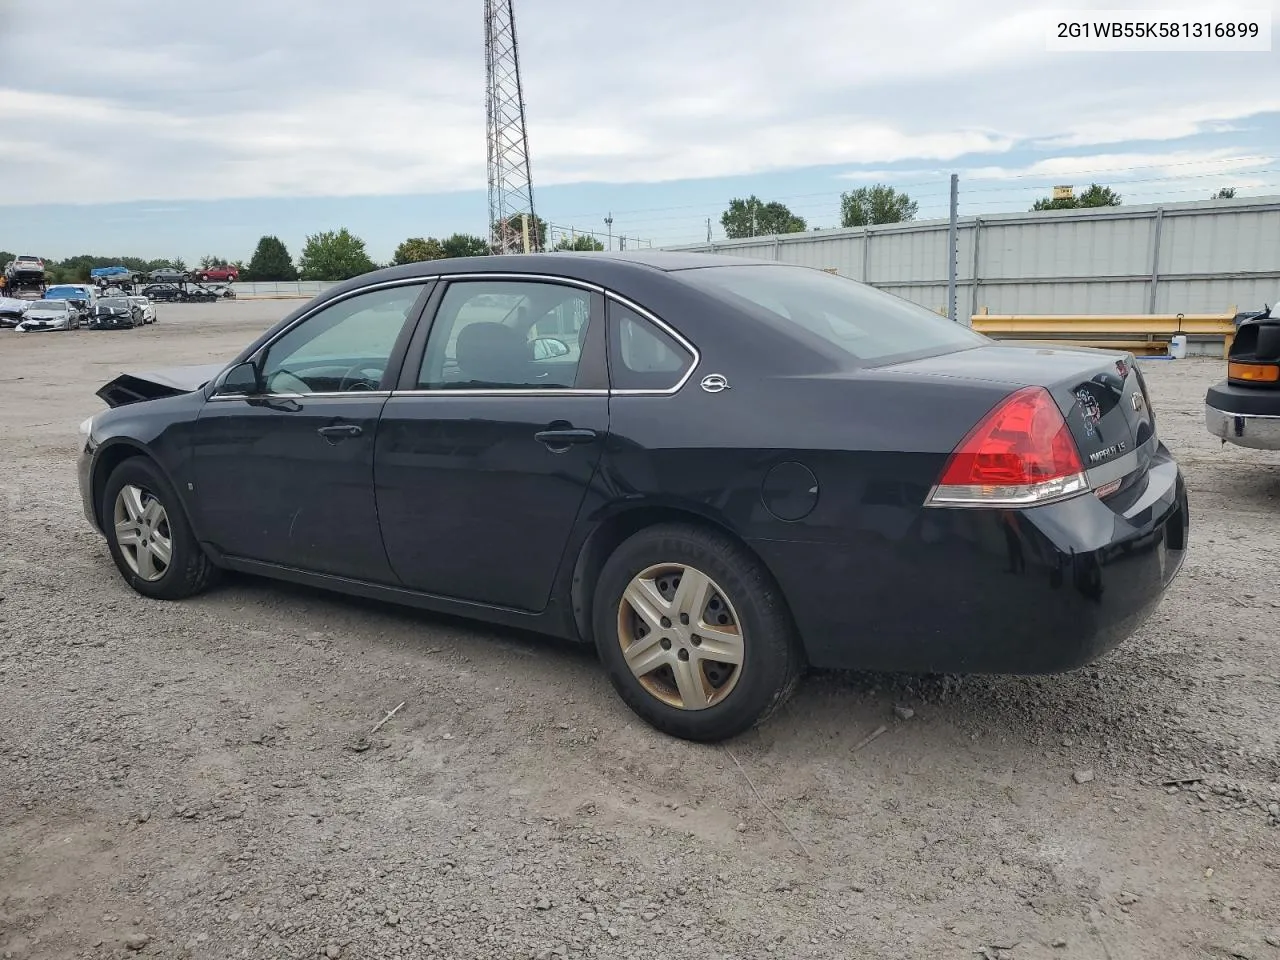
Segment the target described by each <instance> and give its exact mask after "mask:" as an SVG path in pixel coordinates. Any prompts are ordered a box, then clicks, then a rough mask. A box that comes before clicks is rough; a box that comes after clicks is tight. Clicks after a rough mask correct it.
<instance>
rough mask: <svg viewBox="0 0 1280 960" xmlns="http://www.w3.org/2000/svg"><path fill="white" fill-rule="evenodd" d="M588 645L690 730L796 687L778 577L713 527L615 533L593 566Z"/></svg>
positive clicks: (642, 710)
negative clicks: (596, 570) (616, 540)
mask: <svg viewBox="0 0 1280 960" xmlns="http://www.w3.org/2000/svg"><path fill="white" fill-rule="evenodd" d="M593 619H594V627H595V636H596V646H597V648H598V650H599V651H600V655H601V659H603V660H604V662H605V665H606V666H607V667H608V670H609V676H610V679H611V680H612V681H613V684H614V687H615V688H616V689H617V691H618V693H619V694H620V695H621V696H622V698H623V699H624V700H625V701H626V702H627V704H628V705H629V706H630V707H631V708H632V709H633V710H634V711H635V712H636V713H638V714H639V715H640V716H641V717H643V718H644V719H645V720H646V721H648V722H649V723H650V724H652V725H653V726H655V727H657V728H658V729H659V730H662V731H664V732H666V733H669V734H672V735H674V736H677V737H682V738H684V739H687V740H703V741H712V740H722V739H725V738H728V737H732V736H735V735H737V734H739V733H741V732H743V731H744V730H747V729H748V728H750V727H751V726H753V725H755V724H756V723H758V722H760V721H761V720H763V719H764V718H765V717H766V716H768V715H769V714H770V713H771V712H772V711H773V710H775V709H776V708H777V707H778V706H779V705H781V704H782V703H783V702H784V701H785V700H786V698H787V697H788V696H789V695H790V694H791V692H792V691H793V690H794V689H795V687H796V684H797V682H798V680H799V677H800V674H801V671H802V669H803V658H802V656H801V653H800V645H799V643H798V641H797V638H796V636H795V630H794V627H793V626H792V624H791V618H790V614H789V613H788V611H787V610H786V607H785V604H784V603H783V602H782V599H781V596H780V594H779V592H778V589H777V587H776V585H774V584H773V582H772V579H771V578H770V577H769V575H768V574H767V572H766V571H765V570H764V569H763V568H762V567H761V566H760V564H759V563H758V562H757V561H756V560H755V558H753V557H752V556H751V555H750V554H749V553H748V552H747V551H746V550H744V549H743V548H742V547H741V546H739V545H738V544H737V543H735V542H733V541H732V540H730V539H729V538H727V537H724V536H722V535H720V534H717V533H714V532H711V531H709V530H704V529H702V528H700V527H695V526H691V525H685V524H664V525H661V526H657V527H651V528H649V529H646V530H643V531H641V532H640V533H637V534H636V535H634V536H633V537H631V538H630V539H628V540H627V541H626V542H625V543H623V544H622V545H621V546H620V547H618V549H617V550H616V551H614V553H613V555H612V556H611V557H610V558H609V560H608V561H607V562H606V564H605V566H604V569H603V570H602V571H601V574H600V580H599V583H598V585H597V589H596V595H595V603H594V618H593Z"/></svg>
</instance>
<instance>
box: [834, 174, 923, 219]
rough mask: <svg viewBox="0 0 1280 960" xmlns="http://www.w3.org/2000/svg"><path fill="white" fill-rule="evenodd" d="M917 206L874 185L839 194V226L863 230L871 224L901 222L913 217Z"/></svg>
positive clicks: (884, 188) (904, 196)
mask: <svg viewBox="0 0 1280 960" xmlns="http://www.w3.org/2000/svg"><path fill="white" fill-rule="evenodd" d="M919 207H920V205H919V204H918V203H916V202H915V201H914V200H912V199H911V198H910V197H909V196H907V195H906V194H905V193H899V192H898V191H897V190H895V189H894V188H893V187H889V186H886V185H885V184H883V183H877V184H875V185H874V186H871V187H858V189H856V190H848V191H846V192H845V193H842V194H840V226H842V227H865V226H868V225H869V224H873V223H904V222H906V221H907V220H914V219H915V218H916V211H917V210H918V209H919Z"/></svg>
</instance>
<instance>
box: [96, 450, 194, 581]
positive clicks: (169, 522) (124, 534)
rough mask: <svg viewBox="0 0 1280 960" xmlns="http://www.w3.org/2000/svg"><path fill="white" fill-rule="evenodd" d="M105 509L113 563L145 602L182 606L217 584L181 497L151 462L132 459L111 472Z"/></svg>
mask: <svg viewBox="0 0 1280 960" xmlns="http://www.w3.org/2000/svg"><path fill="white" fill-rule="evenodd" d="M100 509H101V511H102V526H103V529H104V531H105V533H106V537H107V546H108V547H109V549H110V550H111V559H112V560H114V561H115V563H116V567H117V568H118V569H119V570H120V575H121V576H123V577H124V579H125V582H126V583H128V584H129V586H131V587H133V589H134V590H136V591H137V592H138V593H140V594H142V595H143V596H145V597H151V598H153V599H155V600H181V599H183V598H184V597H190V596H193V595H195V594H197V593H200V592H201V591H203V590H205V589H206V588H207V587H208V586H209V585H210V584H211V583H212V582H213V581H214V579H215V578H216V576H217V573H218V569H217V567H215V566H214V565H213V563H212V561H210V560H209V558H208V556H207V555H206V554H205V552H204V550H202V549H201V547H200V544H199V542H198V541H197V540H196V537H195V534H194V533H193V532H192V530H191V524H190V523H189V522H188V521H187V515H186V513H185V512H184V511H183V508H182V502H181V501H180V500H179V499H178V495H177V493H176V492H175V491H174V489H173V487H171V486H170V485H169V481H168V480H166V479H165V477H164V474H162V473H161V472H160V469H159V467H157V466H156V465H155V464H154V463H153V462H152V461H151V460H149V459H147V458H146V457H143V456H137V457H130V458H129V459H128V460H125V461H124V462H122V463H121V464H120V465H119V466H117V467H116V468H115V470H113V471H112V472H111V476H110V477H108V478H107V483H106V487H105V488H104V489H103V491H102V503H101V506H100Z"/></svg>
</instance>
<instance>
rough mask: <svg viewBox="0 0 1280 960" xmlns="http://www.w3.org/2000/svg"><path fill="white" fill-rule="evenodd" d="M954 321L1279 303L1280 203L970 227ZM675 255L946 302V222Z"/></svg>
mask: <svg viewBox="0 0 1280 960" xmlns="http://www.w3.org/2000/svg"><path fill="white" fill-rule="evenodd" d="M958 248H959V257H958V264H957V268H956V275H957V284H956V313H957V315H958V316H959V317H961V318H967V317H968V316H970V315H971V314H974V313H978V312H980V311H981V310H982V308H983V307H986V308H988V309H989V310H990V312H991V313H1012V314H1099V313H1120V314H1130V313H1222V312H1225V311H1226V310H1228V309H1230V308H1231V307H1233V306H1235V307H1238V308H1239V309H1241V310H1244V309H1250V308H1253V307H1261V306H1262V305H1263V303H1264V302H1265V303H1275V302H1276V301H1277V300H1280V197H1277V196H1271V197H1250V198H1242V199H1237V200H1204V201H1196V202H1191V203H1169V204H1161V205H1150V206H1120V207H1103V208H1099V209H1092V210H1048V211H1042V212H1038V213H1014V214H993V215H990V216H978V217H961V218H960V220H959V235H958ZM665 249H668V250H688V251H702V252H710V253H720V254H730V255H735V256H745V257H756V258H761V259H765V260H777V261H780V262H783V263H794V264H799V265H802V266H808V267H819V268H822V269H827V270H832V269H834V270H835V271H836V272H837V273H839V274H841V275H843V276H846V277H851V278H853V279H855V280H864V281H867V282H868V283H870V284H872V285H873V286H876V287H879V288H880V289H882V290H885V291H887V292H889V293H893V294H897V295H898V296H900V297H904V298H905V299H907V300H911V301H914V302H915V303H919V304H921V305H923V306H926V307H928V308H929V309H931V310H944V309H945V306H946V300H947V221H946V220H923V221H919V222H915V223H901V224H885V225H882V226H873V227H855V228H851V229H846V230H815V231H810V232H808V233H796V234H783V235H781V236H773V237H754V238H751V239H748V240H719V241H714V242H712V243H710V244H707V243H700V244H687V245H683V246H678V247H667V248H665Z"/></svg>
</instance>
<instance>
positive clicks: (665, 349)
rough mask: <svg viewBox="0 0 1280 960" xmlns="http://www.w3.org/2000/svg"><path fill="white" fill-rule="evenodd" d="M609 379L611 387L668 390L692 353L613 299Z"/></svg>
mask: <svg viewBox="0 0 1280 960" xmlns="http://www.w3.org/2000/svg"><path fill="white" fill-rule="evenodd" d="M608 329H609V382H610V385H611V386H612V387H613V389H615V390H671V389H673V388H674V387H676V386H677V385H678V384H679V383H680V381H681V380H682V379H683V378H684V376H685V374H686V373H687V372H688V370H689V367H691V366H692V365H693V360H694V358H693V355H692V354H690V353H689V351H688V350H686V349H685V348H684V346H682V345H681V344H680V343H679V342H678V341H677V340H676V339H675V338H674V337H672V336H671V335H670V334H668V333H667V332H666V331H665V330H662V329H661V328H660V327H658V326H657V325H656V324H654V323H652V322H650V321H649V320H647V319H646V318H644V317H642V316H640V314H638V313H636V312H635V311H634V310H632V309H631V308H629V307H626V306H623V305H622V304H620V303H617V302H616V301H614V302H610V304H609V325H608Z"/></svg>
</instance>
